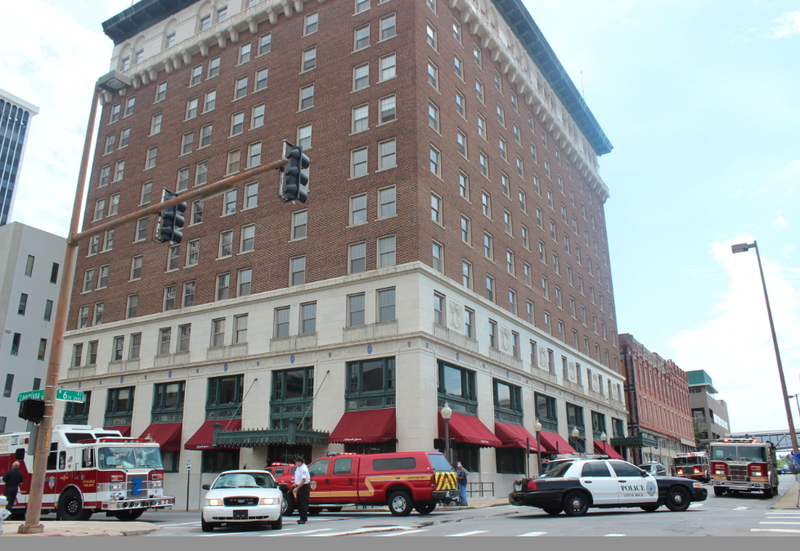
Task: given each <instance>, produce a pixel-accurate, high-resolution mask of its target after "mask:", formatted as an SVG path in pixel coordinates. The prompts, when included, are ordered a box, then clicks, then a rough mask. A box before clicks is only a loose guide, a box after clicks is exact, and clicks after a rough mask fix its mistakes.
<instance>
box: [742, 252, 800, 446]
mask: <svg viewBox="0 0 800 551" xmlns="http://www.w3.org/2000/svg"><path fill="white" fill-rule="evenodd" d="M750 249H755V250H756V258H757V259H758V271H759V272H760V273H761V286H762V287H763V288H764V301H765V302H766V303H767V315H768V316H769V328H770V331H772V346H773V347H774V348H775V359H776V360H777V361H778V374H779V375H780V378H781V389H782V390H783V392H781V395H782V396H783V406H784V407H785V408H786V420H787V421H789V434H790V435H791V437H792V448H793V449H794V450H795V452H796V451H798V450H800V448H798V446H797V433H795V431H794V420H793V419H792V409H791V406H789V395H788V394H787V392H786V378H785V377H784V376H783V364H782V363H781V353H780V350H779V349H778V337H777V336H776V335H775V323H774V322H773V321H772V308H770V306H769V296H768V295H767V282H766V281H765V280H764V268H763V267H762V266H761V255H760V254H759V252H758V243H757V242H756V240H755V239H754V240H753V242H752V243H738V244H736V245H732V246H731V251H732V252H733V254H736V253H743V252H746V251H749V250H750Z"/></svg>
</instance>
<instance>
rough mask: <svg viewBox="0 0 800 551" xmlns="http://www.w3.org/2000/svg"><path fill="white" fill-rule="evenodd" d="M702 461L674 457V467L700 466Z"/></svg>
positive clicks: (698, 458) (692, 458) (699, 458)
mask: <svg viewBox="0 0 800 551" xmlns="http://www.w3.org/2000/svg"><path fill="white" fill-rule="evenodd" d="M702 464H703V459H702V458H701V457H676V458H675V466H676V467H683V466H685V465H702Z"/></svg>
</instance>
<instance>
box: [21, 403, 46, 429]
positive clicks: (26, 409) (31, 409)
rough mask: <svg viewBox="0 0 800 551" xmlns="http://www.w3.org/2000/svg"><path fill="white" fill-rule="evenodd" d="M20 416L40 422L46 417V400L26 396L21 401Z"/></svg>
mask: <svg viewBox="0 0 800 551" xmlns="http://www.w3.org/2000/svg"><path fill="white" fill-rule="evenodd" d="M19 417H20V419H25V420H26V421H32V422H34V423H38V422H39V421H41V420H42V419H43V418H44V400H35V399H33V398H26V399H25V400H22V401H21V402H20V403H19Z"/></svg>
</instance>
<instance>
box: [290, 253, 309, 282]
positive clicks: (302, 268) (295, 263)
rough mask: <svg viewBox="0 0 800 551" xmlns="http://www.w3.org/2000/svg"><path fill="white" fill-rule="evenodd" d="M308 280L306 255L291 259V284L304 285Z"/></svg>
mask: <svg viewBox="0 0 800 551" xmlns="http://www.w3.org/2000/svg"><path fill="white" fill-rule="evenodd" d="M305 282H306V257H304V256H300V257H298V258H293V259H292V260H291V279H290V285H302V284H303V283H305Z"/></svg>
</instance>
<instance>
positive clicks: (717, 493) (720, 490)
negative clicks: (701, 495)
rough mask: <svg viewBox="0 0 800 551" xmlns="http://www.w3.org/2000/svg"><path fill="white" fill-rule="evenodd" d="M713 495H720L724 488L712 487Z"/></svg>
mask: <svg viewBox="0 0 800 551" xmlns="http://www.w3.org/2000/svg"><path fill="white" fill-rule="evenodd" d="M714 495H715V496H717V497H722V496H723V495H725V488H719V487H716V486H715V487H714Z"/></svg>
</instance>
